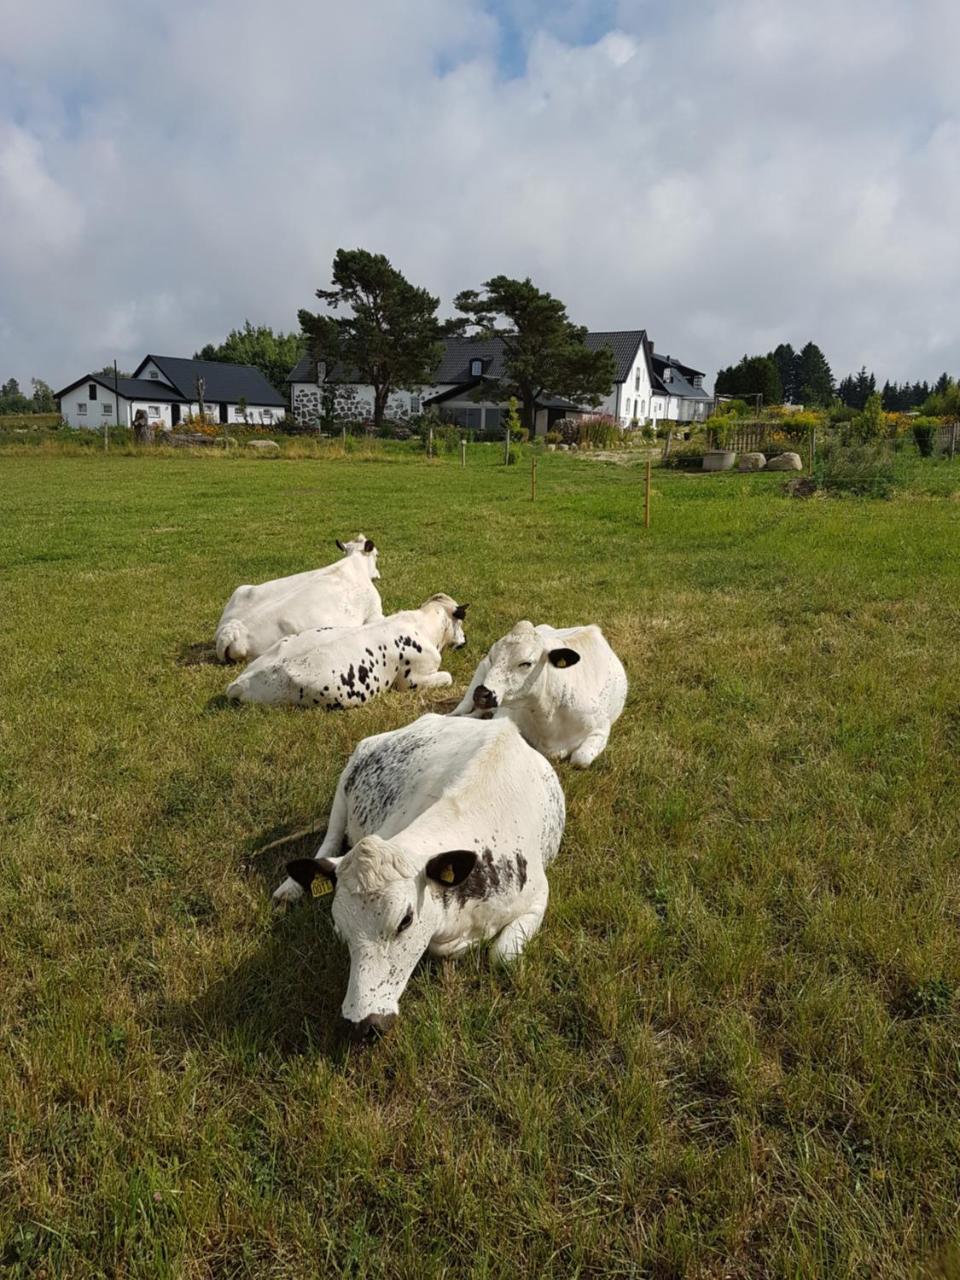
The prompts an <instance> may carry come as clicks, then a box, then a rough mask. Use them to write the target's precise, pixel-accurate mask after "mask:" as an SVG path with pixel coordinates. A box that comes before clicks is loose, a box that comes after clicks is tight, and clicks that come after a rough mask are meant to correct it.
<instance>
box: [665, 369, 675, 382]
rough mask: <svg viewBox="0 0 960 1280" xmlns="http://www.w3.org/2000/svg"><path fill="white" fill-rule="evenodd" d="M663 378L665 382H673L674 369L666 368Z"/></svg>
mask: <svg viewBox="0 0 960 1280" xmlns="http://www.w3.org/2000/svg"><path fill="white" fill-rule="evenodd" d="M663 380H664V382H672V381H673V370H672V369H664V371H663Z"/></svg>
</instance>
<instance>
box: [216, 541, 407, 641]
mask: <svg viewBox="0 0 960 1280" xmlns="http://www.w3.org/2000/svg"><path fill="white" fill-rule="evenodd" d="M337 546H338V547H339V548H340V550H341V551H342V552H343V558H342V559H341V560H336V561H334V563H333V564H328V565H324V567H323V568H322V569H308V570H307V572H306V573H294V574H292V575H291V576H290V577H289V578H274V579H273V580H272V581H271V582H261V583H258V584H257V585H256V586H243V587H237V589H236V591H234V593H233V595H232V596H231V597H230V599H229V600H228V601H227V606H226V608H225V609H224V611H223V613H222V614H221V615H220V621H219V622H218V623H217V632H216V637H215V643H216V647H217V657H218V658H219V660H220V661H221V662H240V661H242V660H243V659H244V658H256V657H259V655H260V654H261V653H265V652H266V650H267V649H269V648H270V646H271V645H274V644H276V642H277V641H278V640H279V639H281V637H283V636H292V635H296V634H297V633H298V632H300V631H306V630H308V628H310V627H354V626H362V625H363V623H365V622H373V621H375V620H376V619H377V618H382V617H383V607H382V606H381V603H380V594H379V592H378V591H377V589H376V587H375V586H374V585H373V583H374V580H375V579H377V578H379V577H380V570H379V569H378V568H377V556H378V555H379V552H378V551H377V548H376V546H375V545H374V543H373V541H372V540H371V539H370V538H365V537H364V536H363V534H362V533H358V534H357V536H356V538H354V539H353V541H352V542H341V541H340V540H339V538H338V539H337Z"/></svg>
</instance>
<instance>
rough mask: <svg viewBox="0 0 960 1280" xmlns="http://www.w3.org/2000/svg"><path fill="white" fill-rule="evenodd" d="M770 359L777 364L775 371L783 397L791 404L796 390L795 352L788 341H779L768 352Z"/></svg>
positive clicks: (794, 398)
mask: <svg viewBox="0 0 960 1280" xmlns="http://www.w3.org/2000/svg"><path fill="white" fill-rule="evenodd" d="M770 359H771V360H772V361H773V363H774V364H775V365H776V366H777V373H778V374H779V375H780V386H781V387H782V388H783V399H784V400H785V402H786V403H787V404H793V403H794V401H795V400H796V391H797V353H796V352H795V351H794V349H793V347H792V346H791V345H790V343H789V342H781V343H780V345H779V346H778V347H775V348H774V350H773V351H771V352H770Z"/></svg>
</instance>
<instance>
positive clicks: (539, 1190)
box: [0, 447, 960, 1280]
mask: <svg viewBox="0 0 960 1280" xmlns="http://www.w3.org/2000/svg"><path fill="white" fill-rule="evenodd" d="M495 456H496V453H495V451H490V450H484V449H482V448H479V447H478V448H477V449H475V450H473V451H472V453H471V458H470V465H469V467H468V468H467V470H466V471H462V470H461V469H460V467H459V465H458V463H457V462H456V461H453V460H446V459H444V460H442V461H439V462H436V463H433V464H429V463H427V462H426V461H425V460H423V459H422V458H416V457H415V456H414V455H413V454H412V453H406V454H401V453H399V452H398V453H397V454H396V456H395V458H394V460H393V461H384V460H373V461H360V460H352V461H344V460H336V459H335V458H334V457H333V456H332V453H331V455H330V456H329V457H328V458H327V459H325V460H324V459H314V460H311V459H309V458H305V459H301V460H282V461H275V462H269V463H268V462H266V461H255V460H246V459H225V458H222V457H203V458H201V457H189V458H182V457H173V458H169V457H168V458H165V459H161V458H156V459H141V458H137V457H131V456H122V455H120V454H113V455H110V456H108V457H106V458H104V457H102V456H101V455H99V454H97V453H96V452H94V451H90V452H89V453H88V454H87V456H84V457H60V456H56V455H55V454H50V455H49V456H44V455H43V454H42V453H37V452H34V453H33V454H32V455H30V454H28V453H26V452H17V451H16V450H11V451H9V452H8V453H6V454H5V455H4V456H0V510H2V516H3V518H2V521H0V565H2V566H3V575H2V581H3V590H2V598H0V599H2V607H0V629H2V633H3V642H4V643H3V655H4V656H3V662H2V666H0V849H2V861H0V911H2V918H3V921H4V926H3V930H2V933H0V975H2V981H0V1034H2V1053H0V1125H2V1132H3V1134H4V1148H3V1150H2V1155H0V1272H2V1274H3V1275H4V1276H10V1277H17V1278H19V1277H28V1276H29V1277H37V1276H45V1277H47V1280H53V1278H54V1277H57V1278H59V1277H95V1276H124V1277H190V1278H192V1277H210V1278H211V1280H212V1278H218V1280H219V1278H221V1277H246V1276H249V1277H257V1278H258V1280H259V1278H262V1277H270V1278H272V1277H308V1276H310V1277H313V1276H317V1275H324V1276H353V1277H358V1278H361V1277H364V1278H365V1277H377V1276H389V1277H395V1276H396V1277H420V1276H424V1277H426V1276H430V1277H450V1278H451V1280H455V1278H459V1277H464V1276H476V1277H488V1278H493V1277H516V1276H520V1275H523V1276H538V1277H539V1276H544V1277H557V1278H560V1277H563V1278H566V1277H571V1276H578V1277H596V1276H624V1277H626V1276H647V1275H649V1276H657V1277H673V1276H691V1277H693V1276H715V1277H721V1276H724V1277H725V1276H735V1277H757V1278H758V1280H759V1278H761V1277H767V1276H788V1277H812V1276H858V1277H859V1276H907V1275H913V1274H916V1273H917V1270H918V1268H920V1267H921V1266H922V1265H929V1266H931V1267H935V1266H939V1267H940V1268H941V1270H940V1272H937V1273H938V1274H943V1275H948V1274H956V1271H955V1270H954V1269H953V1268H955V1267H956V1266H957V1264H958V1262H960V1253H958V1252H957V1247H958V1242H960V1210H958V1201H960V1012H958V997H957V991H958V987H960V942H958V924H960V876H958V857H957V855H958V845H960V840H958V837H960V819H958V800H960V787H958V782H960V765H958V760H960V665H958V657H957V655H958V640H960V610H958V601H960V555H958V553H957V547H958V533H960V504H958V503H957V501H956V500H955V499H951V498H950V497H929V496H927V497H923V496H918V494H916V493H915V494H913V495H909V496H906V497H903V498H899V499H896V500H894V501H891V502H876V503H871V502H864V501H854V500H850V501H832V500H831V501H826V500H819V499H817V500H813V501H808V502H801V501H795V500H789V499H786V498H784V497H782V496H781V493H780V484H781V481H782V477H781V478H777V477H774V476H769V477H768V476H749V477H743V478H741V477H737V476H724V477H715V478H711V477H695V476H694V477H691V476H684V475H679V474H665V473H662V474H657V475H656V476H655V481H654V490H655V493H654V507H653V527H652V528H651V529H650V530H649V531H647V532H645V531H644V530H643V529H642V527H641V512H642V492H641V488H642V485H641V474H640V473H639V472H638V471H637V470H636V469H633V468H621V467H615V466H604V465H599V464H592V463H587V462H582V461H577V460H574V459H571V458H568V457H563V456H557V455H549V456H547V457H545V458H544V459H543V460H542V461H541V463H540V468H539V476H538V500H537V502H536V503H535V504H533V503H531V502H530V501H529V498H528V494H529V478H528V474H527V471H526V468H525V467H523V466H521V467H511V468H509V469H505V468H502V467H498V466H496V465H495V464H494V458H495ZM938 467H939V470H937V468H938ZM917 474H918V475H921V472H920V471H918V472H917ZM958 475H960V462H958V463H957V464H955V465H954V467H953V468H949V467H948V465H947V464H934V463H931V464H929V467H928V469H927V470H923V471H922V476H936V477H939V479H938V480H937V484H936V485H934V486H933V487H932V488H931V487H930V486H929V485H928V487H927V493H931V492H933V493H936V492H941V493H943V494H949V493H951V492H953V493H955V491H956V489H957V487H958V486H957V478H958ZM945 476H946V477H947V479H946V480H944V479H943V477H945ZM921 478H922V477H921ZM937 486H939V489H938V488H937ZM914 487H915V488H916V489H917V490H922V489H923V483H918V484H917V485H915V486H914ZM361 528H362V529H363V530H364V532H366V533H367V534H368V535H370V536H373V537H374V538H376V540H377V542H378V543H379V544H380V545H381V547H382V557H381V567H382V571H383V581H382V583H381V584H380V585H381V587H382V592H383V597H384V605H385V608H387V609H388V610H391V609H395V608H398V607H405V606H408V605H411V604H414V603H418V602H420V601H421V600H422V599H424V598H425V597H426V596H427V595H429V594H431V593H432V592H434V591H438V590H444V591H449V592H451V593H452V594H453V595H455V596H456V597H457V598H458V599H460V600H468V601H470V602H471V604H472V608H471V612H470V624H471V625H470V627H469V635H470V641H471V643H470V646H469V647H468V648H467V649H466V650H464V651H462V652H460V653H457V654H455V655H452V656H451V657H450V658H449V660H448V663H447V664H446V665H448V666H449V668H450V669H451V670H452V671H453V673H454V678H455V683H456V686H457V687H458V688H459V687H462V686H463V684H464V682H465V681H466V680H467V678H468V676H469V674H470V671H471V668H472V664H473V663H474V662H475V661H476V660H477V658H478V656H479V655H480V653H482V652H483V649H484V647H485V646H486V645H487V644H488V643H489V642H490V641H491V640H493V639H494V638H495V637H496V636H498V635H499V634H501V633H502V632H503V631H504V630H506V629H507V628H508V627H509V626H510V625H511V624H512V623H513V622H514V621H516V620H517V619H518V618H522V617H530V618H532V619H534V620H535V621H540V620H549V621H551V622H554V623H556V624H568V623H574V622H580V621H586V620H591V621H596V622H599V623H600V624H601V625H602V626H603V627H604V628H605V630H606V631H607V634H608V635H609V637H610V639H611V640H612V642H613V643H614V645H615V647H616V648H617V650H618V651H619V652H620V654H621V655H622V657H623V659H624V661H625V663H626V665H627V668H628V672H629V675H630V679H631V694H630V699H629V702H628V705H627V709H626V711H625V713H624V715H623V718H622V720H621V721H620V723H619V724H618V725H617V726H616V728H615V730H614V733H613V736H612V739H611V744H610V746H609V748H608V750H607V751H606V753H605V754H604V755H603V756H602V757H601V759H600V760H599V761H598V763H597V764H596V765H595V766H594V767H593V768H592V769H591V770H589V771H588V772H586V773H576V772H574V771H572V770H570V769H569V768H568V767H567V766H560V769H559V772H560V776H561V780H562V782H563V786H564V789H565V791H566V795H567V802H568V824H567V830H566V835H565V839H564V844H563V847H562V849H561V853H560V856H559V858H558V860H557V862H556V863H555V864H554V867H553V869H552V872H551V890H552V896H551V903H550V906H549V909H548V912H547V916H546V919H545V922H544V926H543V929H542V931H541V933H540V935H539V936H538V937H537V939H536V940H535V941H534V943H533V944H532V945H531V947H530V949H529V952H528V955H527V957H526V958H525V960H524V962H523V963H522V965H521V966H520V967H519V968H517V969H516V970H515V971H514V972H512V973H511V974H509V975H504V974H502V973H500V972H498V971H496V970H494V969H493V968H492V967H491V966H490V965H489V964H488V963H487V960H486V958H485V957H484V956H483V955H482V954H480V955H477V956H475V957H471V958H468V959H467V960H465V961H461V962H459V963H449V964H441V963H426V964H424V965H422V966H421V968H420V969H419V970H418V972H417V973H416V974H415V975H414V978H413V980H412V981H411V984H410V987H409V988H408V990H407V993H406V995H405V996H404V999H403V1002H402V1005H401V1019H400V1021H399V1023H398V1024H397V1027H396V1030H395V1032H394V1033H392V1034H391V1035H390V1036H389V1037H387V1038H386V1039H385V1040H384V1041H383V1042H382V1043H381V1044H379V1045H378V1046H377V1047H375V1048H374V1049H373V1050H372V1051H370V1052H363V1053H355V1052H351V1051H349V1050H347V1049H346V1048H345V1047H344V1046H343V1044H342V1042H341V1040H340V1037H339V1029H338V1025H337V1023H338V1016H339V1005H340V1001H341V998H342V995H343V990H344V983H345V978H346V954H345V951H344V949H343V948H342V947H341V946H340V945H339V944H338V943H337V942H336V941H335V940H334V938H333V937H332V934H331V930H330V926H329V922H328V913H327V909H326V908H325V907H324V906H322V905H320V904H317V905H316V909H314V907H313V904H308V905H307V906H306V907H304V908H303V909H301V910H297V911H294V912H291V913H288V914H287V915H285V916H282V917H275V916H273V915H272V914H271V910H270V907H269V903H268V890H269V889H270V888H272V886H273V884H274V883H275V881H276V879H277V876H278V872H279V863H280V861H282V859H283V857H285V856H291V855H292V854H293V853H296V852H299V849H298V848H297V847H293V848H292V849H287V850H282V851H280V852H279V853H277V854H269V855H267V856H266V857H262V856H261V857H258V856H257V855H256V852H255V851H256V850H257V849H258V848H259V846H261V845H262V844H264V843H265V842H266V841H268V840H270V839H271V838H274V837H276V836H278V835H281V834H283V833H285V832H290V831H295V830H297V829H298V828H301V827H303V826H306V825H307V824H309V823H310V822H312V821H314V820H315V819H318V818H323V817H324V816H325V813H326V810H327V807H328V805H329V802H330V799H331V796H332V792H333V788H334V785H335V782H336V778H337V776H338V773H339V770H340V769H341V767H342V765H343V763H344V761H345V759H346V757H347V755H348V753H349V751H350V750H351V748H352V746H353V744H354V743H356V741H357V740H358V739H359V738H361V737H363V736H364V735H366V734H369V733H374V732H378V731H381V730H383V729H386V728H389V727H395V726H399V725H402V724H405V723H407V722H408V721H409V720H410V719H412V718H413V717H414V716H415V715H417V714H419V713H420V712H422V711H424V710H426V709H428V708H430V707H431V706H435V705H437V703H438V702H439V701H440V700H441V699H440V696H439V695H438V694H423V695H420V694H412V693H411V694H390V695H387V696H386V697H384V698H382V699H380V700H379V701H377V702H374V703H373V704H371V705H369V706H366V707H364V708H362V709H360V710H358V711H356V712H352V713H350V714H342V715H325V714H319V713H309V712H307V713H304V712H299V711H296V710H293V709H290V710H286V709H282V710H278V709H271V708H260V707H244V708H240V709H236V708H229V707H224V706H223V704H222V702H221V700H220V695H221V693H222V690H223V689H224V687H225V685H226V683H227V681H228V678H229V677H228V675H227V673H226V672H225V671H224V670H223V669H221V668H218V667H217V666H215V665H212V664H211V663H209V662H208V661H204V660H203V659H204V654H205V649H204V646H206V645H207V644H208V642H209V641H210V639H211V638H212V633H213V628H214V625H215V623H216V620H217V617H218V614H219V611H220V609H221V607H222V605H223V602H224V601H225V600H226V598H227V596H228V595H229V593H230V591H231V590H232V588H233V587H234V586H235V585H236V584H237V583H239V582H245V581H258V580H262V579H264V578H268V577H272V576H275V575H277V574H282V573H287V572H290V571H293V570H296V569H299V568H302V567H304V566H307V565H313V564H317V563H322V562H325V561H328V560H329V559H330V558H331V556H332V554H333V539H334V537H337V536H340V537H343V536H345V535H352V534H354V533H356V531H357V530H358V529H361ZM951 1250H952V1251H953V1252H951Z"/></svg>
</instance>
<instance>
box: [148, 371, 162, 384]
mask: <svg viewBox="0 0 960 1280" xmlns="http://www.w3.org/2000/svg"><path fill="white" fill-rule="evenodd" d="M150 377H151V378H153V380H154V382H159V381H160V375H159V373H157V371H156V369H151V370H150Z"/></svg>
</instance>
